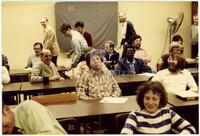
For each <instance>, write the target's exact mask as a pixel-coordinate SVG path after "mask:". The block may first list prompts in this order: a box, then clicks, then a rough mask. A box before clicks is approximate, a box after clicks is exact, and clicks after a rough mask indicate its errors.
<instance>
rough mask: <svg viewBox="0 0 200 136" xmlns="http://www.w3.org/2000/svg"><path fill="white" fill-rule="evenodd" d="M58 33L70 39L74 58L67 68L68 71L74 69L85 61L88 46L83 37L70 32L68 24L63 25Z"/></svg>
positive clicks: (75, 32) (77, 33)
mask: <svg viewBox="0 0 200 136" xmlns="http://www.w3.org/2000/svg"><path fill="white" fill-rule="evenodd" d="M60 31H61V32H62V33H63V34H64V35H65V36H66V37H69V38H70V40H71V46H72V49H73V50H74V53H75V56H74V58H73V59H72V64H71V66H70V67H69V68H68V70H71V69H72V68H75V67H76V66H77V65H78V63H79V62H81V61H84V60H85V56H84V54H85V53H86V52H87V51H88V50H89V48H88V44H87V42H86V40H85V38H84V37H83V35H81V34H80V33H79V32H77V31H75V30H72V29H71V26H70V25H69V24H63V25H62V26H61V28H60Z"/></svg>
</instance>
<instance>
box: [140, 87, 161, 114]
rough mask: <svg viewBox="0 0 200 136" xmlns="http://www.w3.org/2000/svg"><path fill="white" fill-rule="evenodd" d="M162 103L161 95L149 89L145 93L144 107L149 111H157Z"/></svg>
mask: <svg viewBox="0 0 200 136" xmlns="http://www.w3.org/2000/svg"><path fill="white" fill-rule="evenodd" d="M159 105H160V96H159V95H158V94H155V93H153V91H152V90H149V91H148V92H146V93H145V94H144V107H145V110H146V111H147V112H149V113H155V112H156V111H157V110H158V108H159Z"/></svg>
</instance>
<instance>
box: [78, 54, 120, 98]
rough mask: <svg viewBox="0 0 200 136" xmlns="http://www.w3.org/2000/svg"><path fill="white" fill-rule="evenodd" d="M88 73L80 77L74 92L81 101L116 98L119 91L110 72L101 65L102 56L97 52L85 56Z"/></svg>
mask: <svg viewBox="0 0 200 136" xmlns="http://www.w3.org/2000/svg"><path fill="white" fill-rule="evenodd" d="M86 64H87V66H88V67H89V68H90V69H89V71H87V72H85V73H83V74H82V76H81V77H80V79H79V81H78V84H77V87H76V91H77V94H78V97H79V98H80V99H83V100H93V99H98V98H103V97H118V96H120V95H121V90H120V88H119V86H118V84H117V82H116V80H115V79H114V77H113V75H112V74H111V72H110V71H109V70H108V69H107V68H106V66H105V65H103V56H102V55H101V54H100V53H99V52H98V51H96V50H95V51H90V52H89V53H88V54H87V56H86Z"/></svg>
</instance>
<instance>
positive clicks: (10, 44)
mask: <svg viewBox="0 0 200 136" xmlns="http://www.w3.org/2000/svg"><path fill="white" fill-rule="evenodd" d="M54 3H55V2H2V53H4V54H5V55H7V57H8V59H9V64H10V66H11V69H12V68H24V67H25V65H26V62H27V58H28V56H29V55H30V54H31V53H33V49H32V46H33V44H34V42H36V41H41V42H42V39H43V28H42V26H41V24H40V19H41V17H43V16H46V17H47V18H49V24H50V25H51V26H52V27H54V28H55V13H54V9H55V7H54ZM118 6H119V8H118V9H119V12H120V11H123V12H125V13H126V15H127V18H128V20H130V21H132V22H133V24H134V27H135V30H136V32H137V33H138V34H140V35H141V36H142V38H143V41H142V47H143V48H144V49H146V50H147V51H148V53H149V55H150V56H151V58H152V62H151V63H150V66H152V67H155V65H156V63H157V61H158V59H159V57H160V55H161V52H162V50H163V48H164V45H165V40H166V33H167V26H168V23H167V21H166V20H167V17H175V16H176V15H177V14H178V13H179V12H180V11H183V12H184V21H183V23H182V25H181V27H180V29H179V30H178V32H177V33H176V34H180V35H181V36H182V37H183V39H184V47H185V49H184V56H185V57H190V43H189V39H190V38H189V33H190V26H191V2H187V1H185V2H139V1H137V2H133V1H132V2H119V4H118ZM118 30H119V31H118V44H119V43H120V40H121V38H120V37H121V33H120V25H118ZM167 39H169V38H168V36H167ZM167 43H169V41H167ZM167 47H168V45H167V46H166V48H165V50H164V53H166V52H168V48H167ZM67 62H70V61H67V59H66V57H65V53H64V52H61V53H60V56H59V58H58V65H65V66H68V65H70V64H69V63H67Z"/></svg>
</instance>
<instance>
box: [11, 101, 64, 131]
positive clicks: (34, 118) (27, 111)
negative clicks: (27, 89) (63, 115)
mask: <svg viewBox="0 0 200 136" xmlns="http://www.w3.org/2000/svg"><path fill="white" fill-rule="evenodd" d="M13 112H14V117H15V127H17V128H19V129H20V130H21V132H22V133H24V134H66V132H65V130H64V129H63V128H62V126H61V125H60V124H59V123H58V121H57V120H56V118H55V117H54V116H53V115H52V113H50V112H49V111H48V110H47V109H46V108H45V107H44V106H42V105H41V104H39V103H37V102H35V101H33V100H27V101H24V102H22V103H20V104H19V105H17V106H16V108H15V109H13Z"/></svg>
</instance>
